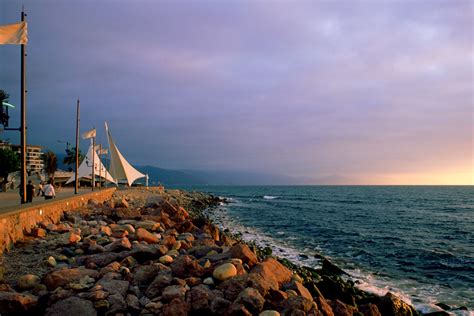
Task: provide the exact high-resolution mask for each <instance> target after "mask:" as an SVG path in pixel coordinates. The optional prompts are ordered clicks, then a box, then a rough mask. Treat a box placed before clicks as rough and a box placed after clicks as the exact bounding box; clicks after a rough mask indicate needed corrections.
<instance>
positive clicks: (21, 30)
mask: <svg viewBox="0 0 474 316" xmlns="http://www.w3.org/2000/svg"><path fill="white" fill-rule="evenodd" d="M26 43H28V25H27V23H26V22H25V21H23V22H18V23H13V24H6V25H0V45H4V44H13V45H21V44H26Z"/></svg>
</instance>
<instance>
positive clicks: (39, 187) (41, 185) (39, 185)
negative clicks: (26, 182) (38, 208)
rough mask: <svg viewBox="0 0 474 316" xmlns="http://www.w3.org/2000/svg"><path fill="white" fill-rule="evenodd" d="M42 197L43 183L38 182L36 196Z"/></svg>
mask: <svg viewBox="0 0 474 316" xmlns="http://www.w3.org/2000/svg"><path fill="white" fill-rule="evenodd" d="M40 195H41V196H44V191H43V181H40V183H39V184H38V194H37V195H36V196H40Z"/></svg>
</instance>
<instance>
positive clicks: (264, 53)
mask: <svg viewBox="0 0 474 316" xmlns="http://www.w3.org/2000/svg"><path fill="white" fill-rule="evenodd" d="M22 4H23V5H24V6H25V10H26V12H27V21H28V33H29V42H28V45H27V54H28V56H27V89H28V98H27V107H28V110H27V119H28V143H29V144H34V145H43V146H46V147H47V148H49V149H51V150H53V151H55V152H60V151H63V150H64V148H65V144H64V143H62V142H65V141H69V142H74V140H75V114H76V100H77V98H80V104H81V114H80V126H81V131H85V130H88V129H91V128H93V127H94V126H95V127H97V128H98V142H103V143H104V144H105V143H106V138H105V133H104V121H107V122H108V123H109V126H110V129H111V132H112V135H113V137H114V139H115V141H116V144H117V146H118V147H119V149H120V150H121V151H122V153H123V154H124V155H125V157H127V159H128V160H129V161H130V162H131V163H132V164H135V165H153V166H158V167H162V168H168V169H198V170H242V171H252V172H253V171H254V172H263V173H272V174H283V175H289V176H292V177H299V178H302V179H303V178H304V179H306V180H305V181H306V182H314V183H321V182H323V183H327V184H334V183H347V184H471V185H472V184H474V140H473V133H474V127H473V120H474V94H473V87H474V85H473V83H474V79H473V69H474V68H473V66H474V65H473V64H474V53H473V35H474V26H473V21H474V13H473V12H474V11H473V10H474V1H470V0H451V1H448V0H444V1H436V0H433V1H425V0H411V1H408V0H407V1H401V0H400V1H375V0H374V1H371V0H368V1H344V0H340V1H298V0H297V1H247V0H240V1H234V0H231V1H171V0H170V1H144V0H140V1H124V0H117V1H87V0H86V1H68V0H64V1H50V0H43V1H37V0H31V1H27V0H22V1H11V0H2V1H1V2H0V24H8V23H14V22H17V21H18V20H19V17H20V12H21V5H22ZM19 76H20V48H19V47H18V46H14V45H2V46H0V89H3V90H5V91H6V92H7V93H9V94H10V103H13V104H17V105H19V104H20V101H19V98H20V90H19V82H20V79H19V78H20V77H19ZM18 112H19V110H16V112H15V111H12V112H11V114H12V115H11V116H12V118H11V120H10V126H14V125H17V124H16V122H18V121H19V119H18V117H19V116H18ZM16 134H18V133H17V132H4V133H3V134H0V139H6V138H9V139H10V141H12V142H16V141H18V139H19V137H18V135H16ZM81 147H82V148H83V150H86V148H87V141H86V140H82V141H81Z"/></svg>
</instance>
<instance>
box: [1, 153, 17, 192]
mask: <svg viewBox="0 0 474 316" xmlns="http://www.w3.org/2000/svg"><path fill="white" fill-rule="evenodd" d="M18 170H20V157H18V153H16V152H14V151H13V150H11V149H10V148H0V177H2V178H3V181H2V190H3V191H5V188H6V184H7V182H8V174H9V173H10V172H14V171H18Z"/></svg>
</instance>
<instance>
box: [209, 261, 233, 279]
mask: <svg viewBox="0 0 474 316" xmlns="http://www.w3.org/2000/svg"><path fill="white" fill-rule="evenodd" d="M236 275H237V269H236V268H235V266H234V265H233V264H232V263H224V264H222V265H220V266H218V267H217V268H215V269H214V272H212V276H213V277H214V278H215V279H217V280H219V281H225V280H227V279H230V278H232V277H234V276H236Z"/></svg>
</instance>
